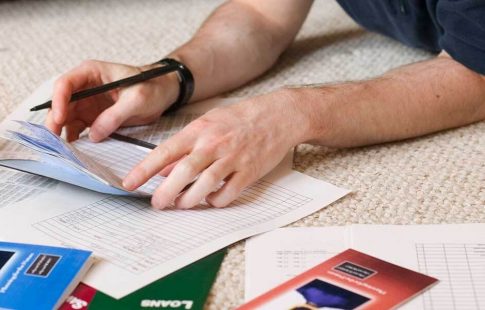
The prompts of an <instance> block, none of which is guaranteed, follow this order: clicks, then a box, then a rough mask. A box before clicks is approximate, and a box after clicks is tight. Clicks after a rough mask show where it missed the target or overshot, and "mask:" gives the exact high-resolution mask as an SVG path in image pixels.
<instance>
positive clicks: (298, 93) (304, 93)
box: [279, 85, 333, 143]
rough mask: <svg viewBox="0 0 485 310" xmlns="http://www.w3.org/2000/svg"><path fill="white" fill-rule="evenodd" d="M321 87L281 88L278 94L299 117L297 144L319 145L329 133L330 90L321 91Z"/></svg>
mask: <svg viewBox="0 0 485 310" xmlns="http://www.w3.org/2000/svg"><path fill="white" fill-rule="evenodd" d="M320 87H321V85H315V86H313V85H312V86H311V87H310V86H308V87H307V86H298V87H297V86H292V87H286V88H282V89H281V90H280V91H279V92H281V93H283V94H284V96H286V97H287V98H289V99H288V100H289V102H290V105H291V106H292V107H293V110H294V111H295V112H294V113H295V114H297V115H299V117H298V118H297V119H296V121H298V122H299V124H298V128H297V130H298V131H299V140H300V141H299V143H316V142H318V143H321V142H322V141H325V140H326V139H327V138H328V137H329V136H330V133H331V129H332V128H331V126H330V124H331V121H329V119H330V117H331V115H330V113H329V110H330V106H331V102H332V100H333V94H331V92H332V90H326V91H322V89H321V88H320Z"/></svg>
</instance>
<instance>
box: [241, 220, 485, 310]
mask: <svg viewBox="0 0 485 310" xmlns="http://www.w3.org/2000/svg"><path fill="white" fill-rule="evenodd" d="M344 235H346V237H344ZM347 248H354V249H356V250H359V251H362V252H364V253H366V254H370V255H373V256H375V257H377V258H380V259H383V260H386V261H389V262H391V263H394V264H397V265H400V266H403V267H406V268H409V269H412V270H416V271H419V272H422V273H424V274H427V275H429V276H432V277H435V278H437V279H438V280H440V282H439V283H438V284H437V285H435V286H433V287H432V288H431V289H430V290H429V291H427V292H425V293H424V294H423V295H420V296H418V297H417V298H415V299H413V300H412V301H410V302H409V303H407V304H405V305H404V306H403V309H424V310H431V309H437V310H438V309H481V308H482V307H483V305H485V294H483V292H484V291H485V224H450V225H446V224H443V225H399V226H397V225H396V226H394V225H352V226H348V227H321V228H283V229H279V230H275V231H273V232H270V233H268V234H263V235H261V236H257V237H255V238H251V239H249V240H248V241H247V242H246V300H249V299H252V298H254V297H256V296H258V295H260V294H262V293H264V292H266V291H268V290H269V289H271V288H273V287H275V286H277V285H278V284H281V283H282V282H284V281H285V280H288V279H290V278H292V277H293V276H294V275H296V274H299V273H302V272H304V271H305V270H307V269H309V268H310V267H312V266H311V265H312V264H313V265H316V264H318V263H321V262H323V261H324V260H325V259H326V258H328V255H326V253H331V252H339V251H343V250H344V249H347ZM301 249H305V250H304V251H301ZM277 251H286V252H287V253H293V260H290V262H292V263H293V265H291V266H289V267H288V266H287V265H285V266H286V267H285V268H281V267H280V266H281V262H280V261H279V258H280V256H277V255H275V253H276V252H277ZM299 251H300V252H299ZM294 253H300V254H301V255H300V256H298V257H297V259H295V255H294ZM312 253H325V254H323V255H322V256H321V257H322V259H321V260H320V261H319V262H316V261H312V262H311V264H308V265H305V264H300V263H299V262H300V261H305V260H306V261H311V260H312V259H314V258H315V255H314V254H312ZM287 256H288V255H287ZM315 259H316V258H315ZM258 262H259V263H258ZM268 279H269V280H268ZM271 279H278V282H276V281H273V280H271Z"/></svg>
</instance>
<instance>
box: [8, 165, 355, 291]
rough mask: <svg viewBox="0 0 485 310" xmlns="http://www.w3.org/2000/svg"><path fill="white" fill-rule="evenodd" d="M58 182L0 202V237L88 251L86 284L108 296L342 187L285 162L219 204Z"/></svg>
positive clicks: (313, 205) (300, 211)
mask: <svg viewBox="0 0 485 310" xmlns="http://www.w3.org/2000/svg"><path fill="white" fill-rule="evenodd" d="M62 185H63V188H62V193H63V195H55V196H54V195H49V193H46V194H44V195H42V196H40V197H39V198H37V199H35V200H32V199H30V200H27V201H25V202H23V203H22V204H17V205H14V206H12V207H11V208H3V209H0V226H1V227H8V229H4V230H2V231H1V232H0V238H8V239H9V240H13V241H17V242H34V243H45V244H53V245H61V246H68V247H78V248H84V249H89V250H92V251H94V253H95V254H96V256H97V257H99V258H100V261H99V262H98V263H97V264H95V266H94V267H93V268H92V269H91V271H90V273H89V274H88V275H87V277H86V278H85V283H86V284H88V285H90V286H92V287H94V288H96V289H98V290H100V291H102V292H104V293H106V294H108V295H110V296H112V297H114V298H121V297H123V296H125V295H127V294H129V293H131V292H133V291H135V290H137V289H139V288H141V287H143V286H145V285H147V284H148V283H151V282H153V281H155V280H157V279H159V278H161V277H163V276H165V275H167V274H169V273H171V272H173V271H175V270H177V269H179V268H181V267H184V266H186V265H188V264H190V263H192V262H194V261H196V260H198V259H200V258H202V257H204V256H206V255H208V254H210V253H213V252H214V251H217V250H219V249H221V248H223V247H225V246H228V245H230V244H232V243H234V242H236V241H239V240H241V239H244V238H246V237H249V236H252V235H254V234H258V233H262V232H264V231H268V230H270V229H274V228H277V227H280V226H283V225H287V224H289V223H291V222H293V221H296V220H298V219H300V218H302V217H304V216H306V215H308V214H311V213H313V212H315V211H317V210H319V209H321V208H323V207H325V206H327V205H328V204H330V203H332V202H333V201H335V200H337V199H339V198H341V197H343V196H344V195H346V194H347V193H348V190H345V189H342V188H338V187H335V186H333V185H331V184H328V183H326V182H323V181H320V180H317V179H314V178H311V177H309V176H306V175H304V174H301V173H298V172H295V171H291V170H290V169H288V167H287V166H286V165H280V166H279V167H278V168H277V169H275V170H273V171H272V172H271V173H270V174H268V175H267V176H265V177H264V178H263V179H261V180H259V181H258V182H256V183H255V184H253V185H252V186H250V187H248V188H247V189H246V190H245V191H244V192H243V193H242V194H241V195H240V197H239V198H238V199H237V200H236V201H234V202H233V203H232V204H231V205H229V206H228V207H226V208H209V207H204V206H200V207H198V208H195V209H192V210H176V209H166V210H155V209H153V208H151V207H150V204H149V201H148V200H143V199H141V198H128V197H118V196H107V195H102V194H98V193H95V192H90V191H85V190H81V189H78V188H75V187H68V186H67V185H64V184H62ZM38 206H42V208H39V207H38ZM8 223H16V225H15V226H13V227H12V225H8ZM114 274H116V277H113V275H114Z"/></svg>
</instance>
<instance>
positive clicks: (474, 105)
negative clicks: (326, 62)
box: [284, 53, 485, 147]
mask: <svg viewBox="0 0 485 310" xmlns="http://www.w3.org/2000/svg"><path fill="white" fill-rule="evenodd" d="M284 92H288V94H289V96H290V97H292V98H293V100H294V101H296V102H297V106H298V107H299V109H300V110H301V111H302V113H305V114H306V115H307V119H308V122H309V126H308V128H307V135H306V137H305V138H304V139H305V140H306V141H307V142H311V143H317V144H322V145H326V146H330V147H354V146H361V145H369V144H376V143H382V142H388V141H394V140H401V139H406V138H411V137H416V136H420V135H424V134H428V133H432V132H436V131H440V130H444V129H448V128H454V127H459V126H463V125H467V124H470V123H473V122H477V121H480V120H484V119H485V77H484V76H482V75H480V74H478V73H476V72H474V71H472V70H470V69H468V68H466V67H465V66H463V65H461V64H460V63H458V62H456V61H455V60H453V59H452V58H450V57H449V56H448V55H447V54H446V53H442V54H441V55H440V56H438V57H436V58H434V59H432V60H428V61H423V62H418V63H414V64H410V65H406V66H403V67H400V68H397V69H394V70H392V71H389V72H388V73H386V74H384V75H383V76H381V77H378V78H375V79H372V80H368V81H361V82H353V83H344V84H336V85H327V86H322V87H318V88H301V89H288V90H284Z"/></svg>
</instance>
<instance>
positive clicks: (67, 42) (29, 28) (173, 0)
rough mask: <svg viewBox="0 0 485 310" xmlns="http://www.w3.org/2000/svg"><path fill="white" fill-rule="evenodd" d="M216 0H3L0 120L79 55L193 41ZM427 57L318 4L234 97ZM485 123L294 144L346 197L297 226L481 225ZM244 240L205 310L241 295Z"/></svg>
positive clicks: (121, 55) (359, 75)
mask: <svg viewBox="0 0 485 310" xmlns="http://www.w3.org/2000/svg"><path fill="white" fill-rule="evenodd" d="M219 3H220V1H195V0H193V1H187V0H185V1H181V0H165V1H156V0H152V1H129V0H122V1H119V0H105V1H94V0H93V1H0V30H1V31H0V69H1V71H0V73H1V74H0V103H1V104H0V117H1V118H3V117H4V116H5V115H6V114H7V113H9V112H11V111H12V110H13V109H14V108H15V106H16V104H18V103H20V102H21V101H22V100H23V99H24V98H26V97H27V96H28V95H29V94H30V92H31V91H32V90H34V89H35V88H36V87H37V86H38V85H39V84H41V83H42V82H43V81H45V80H47V79H49V78H51V77H52V76H54V75H57V74H59V73H62V72H64V71H66V70H68V69H69V68H71V67H73V66H75V65H77V64H78V63H79V62H81V61H82V60H84V59H100V60H107V61H113V62H123V63H129V64H146V63H150V62H153V61H156V60H158V59H160V58H161V57H163V56H164V55H165V54H167V53H168V52H170V51H171V50H172V49H174V48H175V47H177V46H178V45H180V44H182V43H183V42H185V41H186V40H187V39H189V38H190V37H191V35H192V34H193V33H194V31H195V30H196V29H197V27H198V26H199V25H200V23H201V22H202V21H203V20H204V19H205V17H206V16H207V15H208V14H209V13H210V12H211V11H212V10H213V9H214V8H215V7H216V6H217V5H219ZM430 57H433V56H432V55H430V54H427V53H425V52H423V51H419V50H415V49H410V48H407V47H405V46H402V45H401V44H399V43H398V42H395V41H393V40H390V39H388V38H385V37H383V36H380V35H376V34H371V33H368V32H365V31H363V30H361V29H359V27H358V26H357V25H356V24H355V23H354V22H353V21H352V20H350V18H349V17H347V16H346V15H345V13H344V12H343V11H342V10H341V9H340V8H339V7H338V5H337V4H336V3H335V2H333V1H318V2H316V3H315V4H314V6H313V8H312V11H311V13H310V15H309V17H308V19H307V20H306V22H305V24H304V26H303V28H302V30H301V32H300V33H299V35H298V37H297V40H296V42H295V43H294V44H293V45H292V46H291V47H290V49H289V50H288V51H287V52H286V53H285V54H284V55H283V56H282V57H281V59H280V61H279V62H278V63H277V65H276V66H275V67H274V68H273V69H272V70H271V71H270V72H268V74H266V75H265V76H263V77H261V78H259V79H257V80H256V81H254V82H252V83H250V84H249V85H247V86H245V87H242V88H240V89H239V90H236V91H234V92H233V93H231V94H230V95H237V96H250V95H254V94H258V93H264V92H267V91H270V90H272V89H275V88H278V87H280V86H282V85H287V84H306V83H321V82H335V81H347V80H357V79H366V78H371V77H373V76H376V75H379V74H382V73H383V72H385V71H387V70H389V69H391V68H394V67H397V66H399V65H402V64H406V63H410V62H414V61H420V60H424V59H427V58H430ZM484 133H485V123H484V122H482V123H479V124H474V125H471V126H467V127H464V128H460V129H454V130H449V131H445V132H442V133H438V134H433V135H429V136H425V137H422V138H418V139H411V140H407V141H403V142H397V143H388V144H385V145H379V146H371V147H364V148H356V149H346V150H329V149H326V148H323V147H315V146H310V145H301V146H299V147H298V149H297V152H296V156H295V162H294V167H295V169H296V170H298V171H301V172H303V173H306V174H308V175H311V176H313V177H316V178H319V179H322V180H326V181H328V182H331V183H334V184H336V185H339V186H342V187H347V188H350V189H352V190H353V193H352V194H351V195H349V196H347V197H346V198H344V199H342V200H341V201H339V202H337V203H335V204H333V205H332V206H330V207H328V208H326V209H323V210H321V211H320V212H317V213H315V214H313V215H311V216H308V217H306V218H304V219H302V220H300V221H298V222H296V223H294V224H293V225H294V226H322V225H345V224H350V223H367V224H369V223H376V224H413V223H414V224H425V223H465V222H485V134H484ZM243 287H244V242H239V243H237V244H235V245H233V246H232V247H231V248H230V251H229V253H228V255H227V257H226V258H225V260H224V263H223V267H222V269H221V271H220V273H219V275H218V278H217V281H216V283H215V285H214V287H213V290H212V293H211V296H210V299H209V302H208V304H207V308H208V309H231V308H234V307H235V306H237V305H240V304H241V303H242V302H243Z"/></svg>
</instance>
